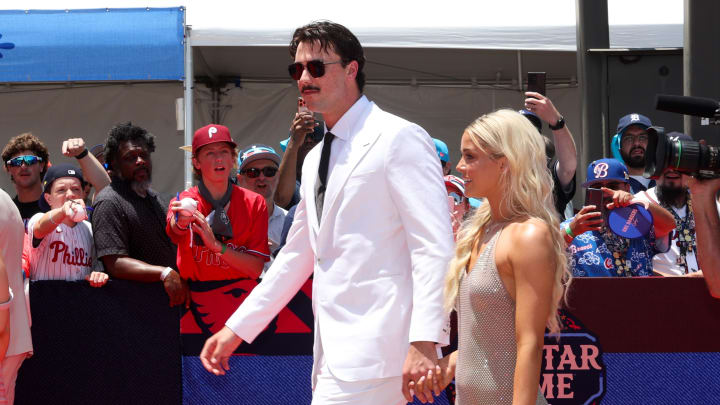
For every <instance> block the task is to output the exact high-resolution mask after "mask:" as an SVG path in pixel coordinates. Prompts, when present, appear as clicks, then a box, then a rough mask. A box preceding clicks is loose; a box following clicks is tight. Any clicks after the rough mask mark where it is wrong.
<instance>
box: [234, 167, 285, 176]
mask: <svg viewBox="0 0 720 405" xmlns="http://www.w3.org/2000/svg"><path fill="white" fill-rule="evenodd" d="M277 171H278V169H277V167H270V166H268V167H263V168H262V169H258V168H257V167H251V168H249V169H243V170H241V171H240V174H244V175H246V176H248V178H251V179H255V178H257V177H259V176H260V173H262V174H264V175H265V177H275V174H276V173H277Z"/></svg>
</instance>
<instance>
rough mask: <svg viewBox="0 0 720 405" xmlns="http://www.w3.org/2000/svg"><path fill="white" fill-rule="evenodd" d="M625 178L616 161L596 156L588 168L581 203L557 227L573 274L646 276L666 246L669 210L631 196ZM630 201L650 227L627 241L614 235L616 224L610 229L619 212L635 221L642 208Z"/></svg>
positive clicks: (624, 170) (671, 221)
mask: <svg viewBox="0 0 720 405" xmlns="http://www.w3.org/2000/svg"><path fill="white" fill-rule="evenodd" d="M628 177H629V176H628V170H627V167H625V165H624V164H623V163H622V162H620V161H619V160H616V159H600V160H596V161H594V162H592V163H591V164H590V165H589V166H588V170H587V181H586V182H585V183H584V184H583V187H586V188H587V193H586V200H585V206H584V207H583V208H582V209H581V210H580V212H578V213H577V215H575V217H573V218H572V219H569V220H567V221H565V222H563V223H562V225H561V226H562V232H563V233H564V234H565V241H566V242H567V243H568V251H569V253H570V255H571V260H570V264H571V268H572V272H573V276H576V277H587V276H591V277H631V276H650V275H652V258H653V256H654V255H656V254H658V253H663V252H665V251H667V249H668V248H669V238H668V236H669V235H670V232H671V231H672V230H673V228H674V227H675V221H674V219H673V216H672V214H670V212H668V211H667V210H666V209H664V208H662V207H661V206H659V205H658V204H654V203H649V204H648V203H647V202H645V201H641V200H638V199H635V198H634V196H633V195H632V194H630V192H629V191H630V185H629V182H628ZM634 204H642V205H643V206H645V210H647V211H648V212H649V213H650V214H651V215H652V227H651V228H650V230H649V231H648V232H647V234H645V235H642V236H639V237H635V238H632V239H630V238H627V237H623V236H620V235H618V234H617V233H616V232H618V229H617V228H616V227H613V228H614V230H615V232H613V230H611V229H610V228H611V227H612V222H613V219H614V218H615V217H617V214H618V213H619V212H623V211H628V214H629V216H628V218H627V219H628V223H629V224H634V223H635V221H634V220H635V219H640V216H641V215H642V214H641V213H640V211H642V208H637V206H634ZM633 208H636V212H635V213H634V214H633V213H632V209H633ZM631 216H632V217H631ZM636 217H637V218H636ZM620 231H622V226H621V228H620Z"/></svg>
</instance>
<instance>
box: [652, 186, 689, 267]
mask: <svg viewBox="0 0 720 405" xmlns="http://www.w3.org/2000/svg"><path fill="white" fill-rule="evenodd" d="M685 193H686V194H685V197H686V200H685V201H686V203H685V204H686V206H687V210H686V212H685V218H680V216H679V215H678V213H677V212H675V210H674V209H673V208H672V207H671V206H670V205H669V204H667V203H666V202H661V203H660V205H661V206H662V207H663V208H665V209H666V210H668V211H670V212H671V213H672V214H673V217H674V218H675V239H676V242H675V243H676V244H677V247H678V250H680V254H679V255H678V257H677V259H676V260H675V262H676V263H677V265H678V266H682V267H683V268H684V269H685V274H688V272H689V271H690V269H689V268H688V263H687V255H688V253H692V252H693V251H695V249H696V246H695V215H694V214H693V209H692V198H690V193H689V192H687V191H686V192H685Z"/></svg>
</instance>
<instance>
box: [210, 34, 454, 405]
mask: <svg viewBox="0 0 720 405" xmlns="http://www.w3.org/2000/svg"><path fill="white" fill-rule="evenodd" d="M290 54H291V56H292V57H293V58H294V60H293V63H292V64H290V66H289V67H288V72H289V74H290V76H291V78H292V79H293V80H295V81H296V83H297V87H298V91H299V92H300V95H301V96H302V98H303V100H304V101H305V103H306V104H307V108H308V109H309V110H310V111H313V112H315V113H320V114H322V116H323V119H324V121H325V131H324V135H323V141H321V142H320V143H319V144H318V145H317V147H315V148H313V149H312V150H311V151H310V152H309V153H308V155H307V156H306V158H305V162H304V164H303V168H302V185H301V196H302V198H301V200H300V202H299V203H298V205H297V208H296V211H295V219H294V221H293V224H292V226H291V228H290V231H289V235H288V238H287V243H286V245H285V246H284V247H283V248H282V250H281V251H280V252H279V253H278V255H277V257H276V258H275V260H274V262H273V264H272V266H271V267H270V269H269V270H268V271H267V273H266V274H265V277H264V278H263V281H262V283H260V284H259V285H258V287H256V288H255V289H254V290H253V292H252V293H250V296H248V298H246V299H245V301H244V302H243V303H242V304H241V305H240V307H239V308H238V310H237V311H236V312H235V313H234V314H233V315H232V316H231V317H230V318H229V319H228V321H227V322H226V324H225V327H224V328H223V329H221V330H220V331H219V332H218V333H216V334H215V335H213V336H212V337H211V338H209V339H208V340H207V341H206V342H205V346H204V347H203V350H202V352H201V355H200V359H201V361H202V363H203V366H204V367H205V368H206V369H207V370H208V371H209V372H211V373H213V374H216V375H222V374H225V373H226V372H227V371H228V368H229V363H228V362H229V361H231V359H230V356H231V354H232V352H233V351H234V350H235V349H236V348H237V347H238V346H239V345H240V343H241V342H243V341H247V342H252V341H253V340H254V339H255V338H256V337H257V335H258V334H259V333H260V332H261V331H262V330H263V329H265V327H266V326H267V325H268V324H269V323H270V322H271V320H272V319H274V318H275V316H276V315H277V314H278V313H279V312H280V311H281V310H282V308H283V307H284V306H285V304H286V303H287V302H288V301H289V300H290V299H291V298H292V297H293V296H294V295H295V294H296V293H297V292H298V291H299V290H300V288H301V287H302V286H303V284H304V283H305V282H306V281H307V279H308V277H310V275H312V274H314V277H313V291H312V299H313V308H314V310H315V333H314V338H315V344H314V348H315V350H314V367H313V373H312V377H311V380H312V385H313V404H315V405H318V404H329V403H343V404H370V403H372V404H385V405H395V404H405V403H406V402H408V401H412V395H413V394H415V395H417V396H418V398H419V399H420V400H424V401H427V400H432V393H431V392H430V389H426V390H422V391H416V392H413V393H411V392H410V390H409V386H408V382H409V381H410V380H413V381H415V380H417V379H419V378H421V377H423V376H424V375H425V374H426V373H427V371H428V370H431V369H434V367H435V364H436V363H437V347H436V345H437V344H443V345H446V344H448V342H449V330H448V329H449V328H448V327H447V325H448V314H447V313H446V312H445V310H444V309H443V296H442V289H443V277H444V273H445V269H446V268H447V264H448V262H449V260H450V258H451V256H452V252H453V238H452V227H451V224H450V213H449V209H448V202H447V193H446V190H445V186H444V182H443V178H442V170H441V168H440V165H439V163H438V158H437V156H436V154H435V145H434V144H433V141H432V138H430V136H429V135H428V134H427V132H425V130H424V129H422V128H421V127H420V126H418V125H416V124H413V123H411V122H408V121H406V120H404V119H402V118H400V117H397V116H395V115H393V114H390V113H387V112H385V111H383V110H381V109H380V108H379V107H378V106H377V105H376V104H374V103H373V102H371V101H370V100H368V98H367V97H366V96H364V95H363V87H364V84H365V74H364V72H363V67H364V65H365V56H364V53H363V48H362V45H361V44H360V42H359V41H358V39H357V37H355V35H353V33H352V32H350V31H349V30H348V29H347V28H345V27H344V26H342V25H340V24H336V23H333V22H330V21H316V22H313V23H310V24H308V25H306V26H303V27H300V28H298V29H297V30H295V33H294V34H293V39H292V40H291V44H290ZM321 336H322V338H320V337H321ZM349 347H350V348H352V349H351V350H348V348H349Z"/></svg>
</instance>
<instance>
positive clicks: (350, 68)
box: [345, 60, 358, 80]
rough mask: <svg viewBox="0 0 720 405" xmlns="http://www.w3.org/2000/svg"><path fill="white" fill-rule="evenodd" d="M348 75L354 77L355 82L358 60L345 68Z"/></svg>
mask: <svg viewBox="0 0 720 405" xmlns="http://www.w3.org/2000/svg"><path fill="white" fill-rule="evenodd" d="M345 69H347V70H346V72H347V75H348V76H350V77H352V79H353V80H355V76H357V73H358V63H357V61H356V60H353V61H350V63H348V64H347V66H345Z"/></svg>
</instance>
